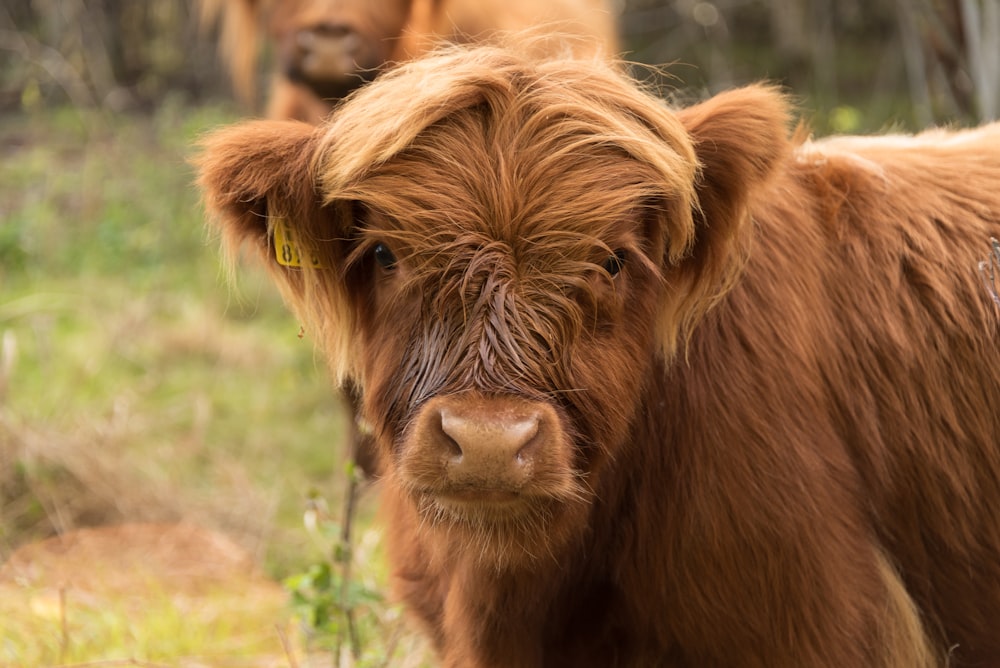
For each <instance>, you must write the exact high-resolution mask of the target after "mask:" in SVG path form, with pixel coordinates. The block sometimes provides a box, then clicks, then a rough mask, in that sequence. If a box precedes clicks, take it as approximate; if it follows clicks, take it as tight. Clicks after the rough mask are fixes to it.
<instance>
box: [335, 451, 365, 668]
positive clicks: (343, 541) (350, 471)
mask: <svg viewBox="0 0 1000 668" xmlns="http://www.w3.org/2000/svg"><path fill="white" fill-rule="evenodd" d="M357 498H358V475H357V465H356V464H355V463H354V462H353V461H352V462H351V463H350V464H349V465H348V467H347V493H346V498H345V499H344V519H343V522H341V525H340V527H341V528H340V549H339V553H338V555H337V556H338V557H339V562H340V576H341V578H340V604H341V609H342V610H343V611H344V619H345V620H346V622H347V637H348V641H349V642H350V647H351V656H353V657H354V659H355V660H357V659H358V658H360V657H361V641H360V639H359V638H358V630H357V626H356V624H355V623H354V607H353V605H351V604H350V601H349V597H350V584H351V562H352V561H353V560H354V554H353V548H352V543H351V533H352V529H353V524H354V512H355V508H356V506H357ZM342 635H343V634H338V638H337V661H338V663H339V661H340V656H341V637H342Z"/></svg>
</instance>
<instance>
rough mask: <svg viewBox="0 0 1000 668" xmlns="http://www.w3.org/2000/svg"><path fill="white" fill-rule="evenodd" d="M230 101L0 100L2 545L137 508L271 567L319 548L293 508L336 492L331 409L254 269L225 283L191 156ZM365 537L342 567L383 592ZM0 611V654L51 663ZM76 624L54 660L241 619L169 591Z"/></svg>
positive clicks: (217, 635) (322, 384)
mask: <svg viewBox="0 0 1000 668" xmlns="http://www.w3.org/2000/svg"><path fill="white" fill-rule="evenodd" d="M236 118H237V116H236V114H234V113H233V112H232V111H227V110H225V109H219V108H208V109H188V108H184V107H181V106H177V105H172V104H170V103H167V104H165V106H164V107H162V108H161V109H160V110H158V112H157V113H156V114H155V115H153V116H152V117H145V116H106V115H96V114H94V115H92V114H85V113H80V112H77V111H74V110H59V111H48V112H44V113H38V114H34V115H33V116H32V117H30V118H29V117H25V116H8V117H0V153H2V154H3V155H4V159H3V161H0V562H2V561H3V560H4V558H6V557H7V556H8V555H9V554H10V553H11V552H12V551H13V550H15V549H16V548H17V547H18V546H19V545H21V544H24V543H26V542H28V541H31V540H34V539H37V538H41V537H44V536H47V535H50V534H52V533H53V532H56V531H64V530H68V529H72V528H73V527H75V526H82V525H91V524H102V523H114V522H121V521H129V520H167V521H173V520H185V521H194V522H197V523H199V524H203V525H206V526H209V527H212V528H215V529H218V530H221V531H224V532H225V533H227V534H228V535H230V536H232V537H233V538H235V539H236V540H237V541H238V542H239V543H241V544H242V545H243V546H244V547H246V548H247V549H249V550H251V551H252V552H253V553H254V554H257V555H260V557H261V561H262V562H263V566H264V568H265V570H266V571H267V572H268V573H269V574H270V575H271V576H272V577H273V578H275V579H279V580H280V579H284V578H286V577H289V576H293V575H295V574H296V573H302V572H306V571H307V570H308V569H309V568H310V567H311V565H313V564H315V563H317V562H318V561H322V560H324V559H325V558H327V556H328V554H327V553H328V551H329V549H330V545H329V544H327V543H325V542H324V541H317V540H316V539H315V537H314V536H310V535H309V534H308V532H306V531H305V530H304V529H303V528H302V516H303V510H304V508H305V502H306V499H307V497H309V496H310V495H316V494H318V495H321V496H323V497H325V498H326V499H328V500H329V502H330V504H331V506H333V507H334V508H336V507H337V506H338V505H339V503H340V499H341V495H342V490H343V479H344V475H343V471H344V462H345V458H346V456H345V452H346V447H345V444H344V435H345V431H344V424H345V423H344V416H343V415H342V411H341V410H340V407H339V404H338V401H337V400H336V395H335V394H334V392H333V391H332V390H331V388H330V385H329V381H328V377H327V373H326V370H325V367H324V364H323V362H322V359H321V358H320V357H319V356H318V355H317V354H316V353H315V352H314V348H313V342H312V341H310V340H309V339H308V337H307V338H305V339H300V338H299V336H298V332H299V325H298V323H297V322H296V321H295V320H294V319H293V318H292V317H291V316H290V315H289V314H287V312H286V311H285V309H284V307H283V305H282V304H281V301H280V299H279V297H278V296H277V293H276V291H275V290H274V289H273V288H272V287H271V286H270V284H269V283H268V282H267V281H266V279H265V278H264V277H263V276H262V275H261V273H260V272H259V271H255V270H253V269H247V270H245V271H243V272H241V277H240V280H239V283H238V285H236V286H231V285H228V284H227V283H226V281H225V278H224V272H223V270H222V268H221V266H220V261H219V257H218V252H217V251H218V249H217V248H216V247H215V244H214V242H213V241H212V240H211V239H209V237H208V235H207V234H206V232H205V230H204V223H203V217H202V211H201V207H200V205H199V202H198V194H197V192H196V191H195V189H194V187H193V186H192V180H193V174H192V171H191V169H190V167H189V166H188V165H187V162H186V161H187V158H188V157H189V156H190V154H191V151H192V150H193V149H192V145H193V143H194V142H195V140H196V138H197V137H198V136H199V134H201V133H202V132H204V131H206V130H207V129H210V128H212V127H215V126H217V125H220V124H223V123H226V122H230V121H232V120H235V119H236ZM372 496H373V495H371V494H369V495H367V497H366V503H365V504H364V510H363V512H362V514H361V517H360V518H358V519H357V520H356V521H357V522H358V523H359V528H358V531H359V535H360V532H363V531H367V529H366V527H367V526H368V524H369V522H370V516H371V506H372V505H373V501H374V500H373V499H372V498H371V497H372ZM368 554H369V560H368V563H365V564H362V565H360V566H359V567H357V568H356V569H355V572H356V577H358V578H364V579H366V584H365V586H366V587H369V588H371V589H372V590H373V591H378V590H379V589H380V588H381V587H382V586H383V580H384V577H385V567H384V565H382V562H381V558H380V557H379V556H378V555H379V550H378V549H375V548H373V549H370V550H369V551H368ZM29 594H30V592H28V593H25V595H26V596H29ZM29 598H30V596H29ZM215 599H216V600H217V601H221V602H220V603H219V605H220V606H221V607H222V608H225V606H226V605H229V603H227V602H226V598H225V596H221V597H215ZM22 603H23V601H22ZM207 605H209V608H213V607H214V606H215V604H213V603H208V604H207ZM378 605H379V606H382V607H381V608H379V609H378V613H379V614H383V613H385V614H389V613H387V612H385V611H387V610H389V608H388V607H386V606H387V604H384V603H381V602H380V603H379V604H378ZM383 608H384V610H383ZM18 610H20V612H19V611H18ZM210 612H211V611H210V610H209V613H210ZM243 612H245V613H246V614H250V615H251V616H252V613H251V612H250V611H247V610H244V611H243ZM207 614H208V613H207ZM286 614H287V616H288V617H289V618H290V616H291V614H292V612H291V606H289V608H288V610H286ZM392 614H396V613H392ZM0 618H2V619H3V620H4V622H3V625H4V629H5V633H6V634H7V635H6V636H5V637H4V639H3V641H2V645H0V665H4V664H5V662H8V661H11V657H12V656H15V657H18V660H17V661H14V663H13V665H49V664H51V663H52V662H54V659H53V656H54V655H53V654H52V652H53V651H54V650H53V647H54V646H53V644H52V643H54V642H55V643H58V642H60V641H59V639H58V638H55V639H53V636H52V634H51V633H50V632H49V631H50V630H51V629H49V631H47V630H46V629H47V628H48V627H47V626H46V624H50V623H51V620H46V619H45V617H44V615H42V616H40V617H39V616H37V615H32V614H31V613H30V612H29V611H28V609H26V608H23V607H22V608H19V609H10V608H8V609H4V610H0ZM8 619H9V620H10V621H9V623H8ZM240 619H241V618H240V616H239V615H237V616H236V618H235V619H233V621H232V624H235V625H237V626H238V625H239V624H241V623H243V622H241V621H240ZM244 621H246V620H244ZM75 624H76V625H75V626H74V625H72V624H71V625H70V632H71V635H72V636H73V638H72V639H73V641H74V642H73V644H72V647H74V648H75V649H74V650H73V651H74V652H75V653H74V654H72V655H66V656H63V657H61V658H59V660H60V661H67V662H68V661H76V662H83V661H91V660H104V661H108V660H118V659H120V658H121V657H123V656H124V657H145V658H146V659H147V660H150V661H164V662H166V663H171V662H173V661H174V660H180V659H181V658H182V657H186V656H193V655H200V656H201V655H205V652H208V653H209V654H211V653H212V652H213V651H215V650H213V649H211V648H213V647H217V646H222V645H224V644H225V641H226V639H229V640H232V639H233V638H236V637H238V636H239V633H237V631H236V630H234V629H235V627H227V626H226V625H225V624H222V623H221V622H220V623H206V622H203V620H200V619H199V618H197V617H193V618H192V617H190V616H185V615H183V614H179V613H178V612H177V611H176V609H174V608H171V607H170V606H169V605H166V604H164V605H159V606H152V607H151V608H150V609H149V610H146V611H145V612H144V614H143V615H140V616H136V615H131V616H129V615H124V616H123V615H121V614H117V613H116V612H115V610H114V609H112V608H107V607H105V608H101V609H99V610H90V611H89V613H88V614H86V615H83V616H79V615H78V616H77V617H76V621H75ZM190 624H195V625H196V626H197V627H198V629H199V632H198V633H193V632H192V631H191V629H190ZM372 637H373V638H377V637H378V633H375V634H372ZM184 638H186V640H184ZM269 640H270V641H272V642H273V641H274V636H273V635H272V637H270V639H269ZM372 642H376V641H374V640H373V641H372ZM192 643H194V644H192ZM220 643H221V645H220ZM246 646H249V647H251V650H249V651H251V653H252V652H254V651H256V650H255V649H252V648H253V647H255V646H254V645H253V643H250V644H249V645H245V647H246ZM245 647H244V649H245ZM12 648H13V649H12ZM273 649H274V647H273V645H272V646H271V649H270V650H264V649H263V648H262V649H260V651H261V652H262V653H265V654H266V652H267V651H272V653H275V652H273ZM243 651H244V650H240V652H243ZM365 651H366V653H367V654H371V655H380V654H381V653H383V652H382V650H381V649H380V648H378V647H370V646H369V647H366V648H365ZM3 652H6V654H4V653H3ZM215 656H217V655H215ZM217 658H218V657H217ZM211 663H213V665H214V664H216V663H220V664H221V662H220V661H216V660H213V661H211ZM277 665H285V664H282V663H281V662H280V661H279V662H278V664H277ZM369 665H377V663H371V664H369Z"/></svg>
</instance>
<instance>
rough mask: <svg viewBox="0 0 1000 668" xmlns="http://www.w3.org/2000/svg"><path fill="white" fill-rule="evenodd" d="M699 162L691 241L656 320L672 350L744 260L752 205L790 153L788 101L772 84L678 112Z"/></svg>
mask: <svg viewBox="0 0 1000 668" xmlns="http://www.w3.org/2000/svg"><path fill="white" fill-rule="evenodd" d="M676 113H677V118H678V120H679V121H680V122H681V124H682V125H683V126H684V128H685V130H686V131H687V133H688V136H689V137H690V139H691V142H692V144H693V145H694V150H695V155H696V157H697V160H698V172H697V174H696V177H695V183H694V190H695V193H694V194H695V198H694V203H693V208H694V210H693V211H692V215H693V222H694V239H693V242H692V243H691V246H690V248H689V254H688V256H687V257H685V258H684V259H683V260H682V262H681V263H680V264H679V265H678V266H677V267H676V268H675V270H676V272H677V275H676V276H674V277H672V283H673V284H674V285H675V286H676V287H677V288H678V289H677V290H672V291H671V292H672V293H673V294H672V296H671V297H669V298H668V302H669V303H668V304H667V305H666V307H665V308H664V309H663V313H662V318H663V321H662V322H661V325H662V326H663V328H664V329H663V331H664V349H665V352H666V353H667V354H668V355H669V354H672V353H673V352H674V351H675V350H676V348H677V345H678V343H679V342H681V341H683V340H686V339H689V338H690V335H691V332H692V330H693V328H694V326H695V325H696V324H697V323H698V322H699V321H700V320H701V318H702V316H703V315H704V314H705V313H706V312H707V311H708V310H709V309H711V308H712V307H714V306H715V305H716V304H717V303H718V302H719V300H721V299H722V297H723V296H725V294H726V293H727V292H728V291H729V290H730V288H731V287H732V285H733V283H734V281H735V280H736V278H737V276H738V275H739V272H740V270H741V269H742V266H743V264H744V260H745V258H746V252H747V249H748V247H749V246H748V239H747V235H748V234H749V233H750V231H751V227H750V225H749V224H748V219H749V209H748V207H749V204H750V200H751V198H752V197H753V196H754V193H755V192H759V191H760V189H761V188H762V187H763V186H764V185H765V183H766V182H767V181H768V179H769V178H770V177H771V175H772V174H773V173H774V172H775V171H776V168H777V167H778V165H779V164H781V162H782V160H783V159H784V158H786V157H787V156H788V155H789V152H790V150H791V141H790V139H789V123H790V117H791V114H790V105H789V103H788V100H787V99H786V97H785V96H784V95H783V94H782V93H781V92H780V91H778V90H777V89H776V88H774V87H772V86H766V85H757V86H749V87H746V88H740V89H736V90H732V91H729V92H726V93H721V94H719V95H716V96H715V97H712V98H711V99H709V100H707V101H706V102H703V103H701V104H698V105H695V106H692V107H688V108H686V109H682V110H679V111H677V112H676Z"/></svg>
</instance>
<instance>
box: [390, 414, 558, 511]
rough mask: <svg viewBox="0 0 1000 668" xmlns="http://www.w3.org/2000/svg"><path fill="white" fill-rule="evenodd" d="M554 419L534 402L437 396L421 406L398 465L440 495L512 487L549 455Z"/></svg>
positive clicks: (516, 487) (508, 490)
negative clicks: (401, 462)
mask: <svg viewBox="0 0 1000 668" xmlns="http://www.w3.org/2000/svg"><path fill="white" fill-rule="evenodd" d="M555 421H556V416H555V413H554V412H553V411H552V409H551V408H548V407H547V406H544V405H543V404H540V403H537V402H531V401H526V400H522V399H517V398H506V397H504V398H482V397H475V396H473V397H469V396H458V395H456V396H449V397H439V398H437V399H433V400H431V401H430V402H428V404H427V405H426V406H424V408H423V409H422V410H421V412H420V414H419V416H418V418H417V420H416V423H415V425H414V429H413V431H412V432H411V435H410V436H411V438H410V439H408V446H407V448H406V450H405V452H404V456H403V468H404V471H406V472H407V474H408V475H410V476H411V477H412V478H414V479H419V480H420V481H421V484H425V485H427V486H428V487H430V488H432V489H436V490H438V491H439V492H440V493H443V494H460V495H465V496H471V497H476V496H477V495H480V494H485V495H489V494H490V493H492V492H500V493H512V492H516V491H517V490H519V489H521V488H522V487H523V486H524V485H526V484H527V483H528V482H529V481H530V480H531V479H532V476H534V475H536V474H537V472H538V471H537V469H538V467H539V464H540V463H542V462H544V461H545V460H546V457H549V458H550V459H551V455H550V454H547V452H546V451H547V450H550V449H551V447H550V446H552V445H553V444H552V443H550V441H553V436H554V435H555V434H556V433H558V430H557V428H556V425H555ZM543 468H544V466H543Z"/></svg>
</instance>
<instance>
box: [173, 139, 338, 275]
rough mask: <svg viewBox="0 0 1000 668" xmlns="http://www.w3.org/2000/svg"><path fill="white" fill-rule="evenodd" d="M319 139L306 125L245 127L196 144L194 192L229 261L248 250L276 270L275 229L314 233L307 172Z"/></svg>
mask: <svg viewBox="0 0 1000 668" xmlns="http://www.w3.org/2000/svg"><path fill="white" fill-rule="evenodd" d="M320 136H321V131H318V130H317V128H316V127H315V126H312V125H308V124H306V123H299V122H291V121H248V122H244V123H239V124H237V125H233V126H230V127H226V128H223V129H221V130H218V131H215V132H213V133H212V134H210V135H208V136H207V137H205V138H204V139H203V140H202V141H201V142H200V146H201V149H202V150H201V153H200V154H199V155H198V156H197V157H195V158H194V159H193V160H192V162H193V164H194V166H195V168H196V169H197V172H198V186H199V187H200V188H201V191H202V195H203V198H204V202H205V208H206V210H207V213H208V214H209V219H210V220H211V221H212V223H213V224H214V225H215V226H216V227H217V228H218V230H219V231H220V232H221V234H222V241H223V247H224V249H225V252H226V254H227V256H228V257H229V258H230V259H233V258H235V257H236V255H237V254H238V252H239V250H240V249H241V248H242V247H245V246H249V247H250V248H251V249H252V250H253V251H255V252H257V253H259V254H260V255H261V256H262V257H263V259H264V261H265V262H266V263H267V266H268V267H269V268H270V269H276V268H277V267H276V266H274V265H276V264H279V263H280V262H279V260H280V255H279V254H276V253H275V251H274V235H275V227H276V225H280V226H281V230H279V234H280V233H281V232H286V234H289V235H293V234H294V235H297V234H298V231H299V230H301V231H303V232H304V231H305V230H307V229H313V228H315V227H316V225H317V223H318V219H319V218H320V217H321V216H323V215H324V214H323V210H322V201H321V196H320V194H319V192H318V190H317V187H316V179H315V175H314V173H313V167H312V163H313V155H314V153H315V149H316V144H317V142H318V140H319V138H320ZM296 250H298V249H296ZM286 264H287V263H286Z"/></svg>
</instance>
